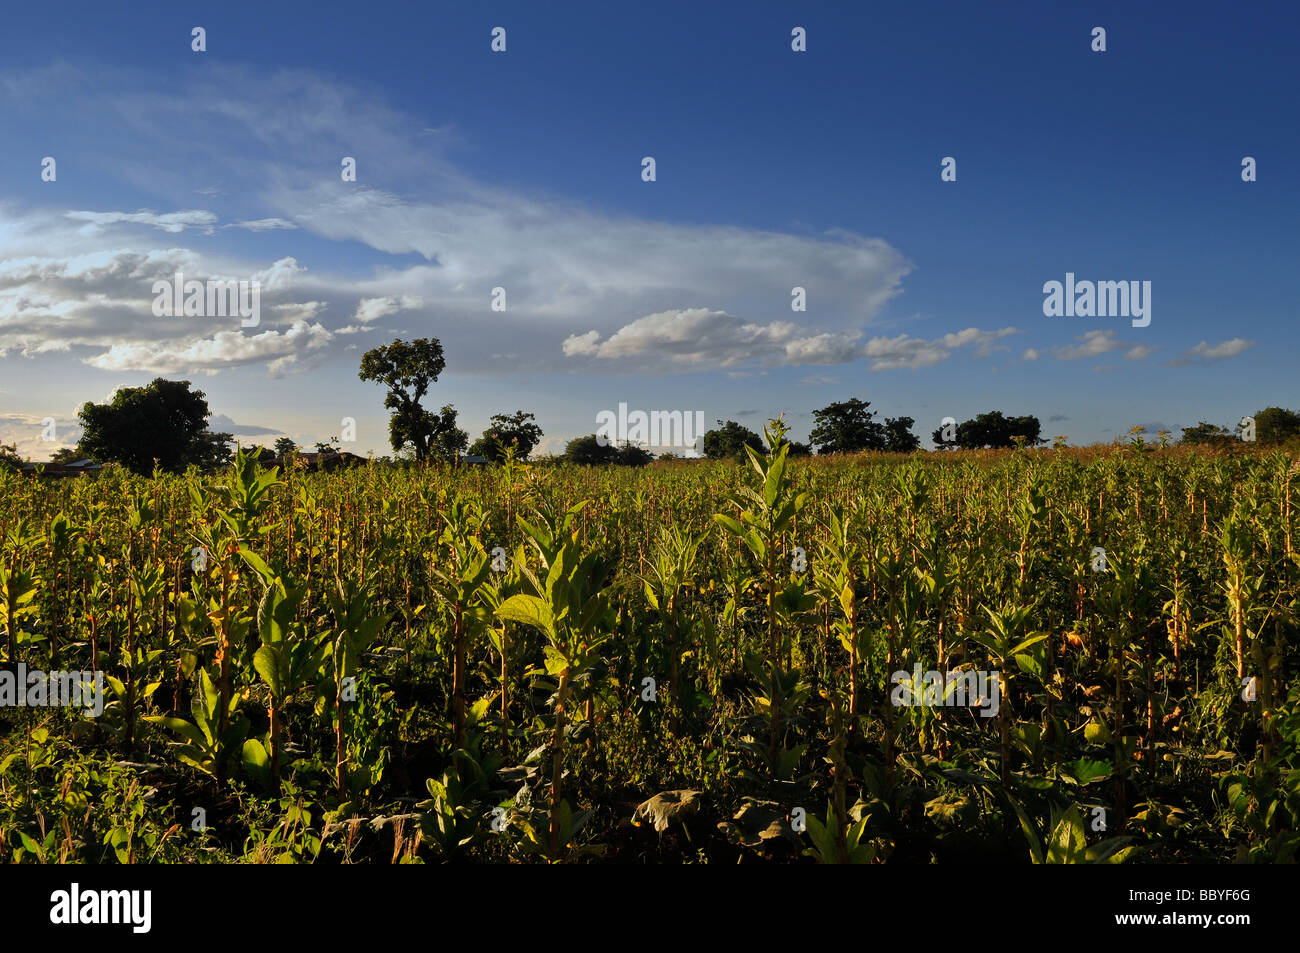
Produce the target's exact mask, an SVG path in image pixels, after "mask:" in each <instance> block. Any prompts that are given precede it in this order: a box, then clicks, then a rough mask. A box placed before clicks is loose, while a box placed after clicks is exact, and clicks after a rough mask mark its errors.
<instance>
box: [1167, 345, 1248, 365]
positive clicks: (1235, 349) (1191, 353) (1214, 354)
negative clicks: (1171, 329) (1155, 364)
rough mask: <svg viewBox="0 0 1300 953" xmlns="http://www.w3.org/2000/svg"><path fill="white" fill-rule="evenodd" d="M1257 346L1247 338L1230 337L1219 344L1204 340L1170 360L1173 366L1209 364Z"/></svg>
mask: <svg viewBox="0 0 1300 953" xmlns="http://www.w3.org/2000/svg"><path fill="white" fill-rule="evenodd" d="M1254 346H1255V342H1254V341H1248V340H1246V339H1245V338H1229V339H1228V340H1226V341H1220V342H1219V343H1218V344H1210V343H1209V342H1207V341H1202V342H1201V343H1200V344H1198V345H1196V346H1195V347H1194V348H1191V349H1190V350H1188V351H1187V352H1186V353H1185V354H1183V355H1182V356H1181V357H1179V358H1176V359H1175V360H1172V361H1169V362H1168V363H1169V366H1171V367H1186V366H1188V365H1191V364H1209V363H1211V362H1213V361H1222V360H1226V359H1227V358H1230V357H1236V356H1237V355H1238V354H1240V353H1242V352H1243V351H1246V350H1249V349H1250V348H1252V347H1254Z"/></svg>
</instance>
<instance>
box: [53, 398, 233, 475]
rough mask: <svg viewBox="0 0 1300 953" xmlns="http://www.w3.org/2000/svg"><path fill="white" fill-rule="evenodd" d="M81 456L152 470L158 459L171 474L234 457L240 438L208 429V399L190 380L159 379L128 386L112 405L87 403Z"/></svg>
mask: <svg viewBox="0 0 1300 953" xmlns="http://www.w3.org/2000/svg"><path fill="white" fill-rule="evenodd" d="M77 416H78V419H79V420H80V421H81V425H82V427H83V428H84V429H83V432H82V435H81V440H80V441H79V442H78V444H77V455H78V456H81V457H90V458H91V459H94V460H98V461H100V462H102V463H119V464H121V465H122V466H124V467H126V468H127V469H129V470H131V471H132V472H133V473H140V474H148V473H151V472H152V471H153V468H154V461H155V460H156V461H157V463H158V466H159V467H160V468H162V469H163V470H166V471H168V472H170V473H179V472H181V471H182V470H184V469H185V468H186V467H188V466H190V465H191V464H193V465H195V466H198V467H201V468H204V469H211V468H214V467H218V466H222V465H224V464H225V463H226V462H227V461H229V459H230V446H229V445H230V443H231V442H233V440H234V436H233V435H232V434H228V433H213V432H211V431H210V430H208V423H207V421H208V416H209V411H208V402H207V400H206V398H205V396H204V394H203V391H199V390H190V382H189V381H169V380H166V379H165V378H162V377H159V378H156V379H155V380H154V381H153V382H152V383H150V384H148V385H147V386H145V387H123V388H121V389H119V390H118V391H117V393H115V394H114V395H113V399H112V401H110V402H109V403H106V404H95V403H86V404H84V405H82V408H81V410H80V412H79V413H78V415H77Z"/></svg>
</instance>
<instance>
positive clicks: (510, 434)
mask: <svg viewBox="0 0 1300 953" xmlns="http://www.w3.org/2000/svg"><path fill="white" fill-rule="evenodd" d="M536 420H537V418H536V417H535V416H534V415H533V414H526V413H524V412H523V411H522V410H517V411H515V412H514V413H513V414H493V415H492V419H491V421H489V426H488V428H487V430H484V431H483V436H482V437H480V438H479V439H478V440H475V441H474V446H472V447H470V448H469V452H470V453H472V454H474V455H475V456H479V457H486V458H487V459H489V460H491V461H492V462H493V463H500V462H501V461H502V460H504V459H505V457H506V447H508V446H510V445H511V444H514V447H515V458H516V459H518V460H527V459H528V455H529V454H530V453H532V452H533V447H535V446H537V443H538V441H540V440H541V439H542V428H541V427H539V426H537V424H536V423H535V422H534V421H536Z"/></svg>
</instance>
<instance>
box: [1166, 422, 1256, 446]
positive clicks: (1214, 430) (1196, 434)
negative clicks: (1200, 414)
mask: <svg viewBox="0 0 1300 953" xmlns="http://www.w3.org/2000/svg"><path fill="white" fill-rule="evenodd" d="M1256 437H1258V433H1256ZM1178 442H1179V443H1186V444H1195V445H1200V446H1208V447H1216V446H1225V445H1227V444H1230V443H1236V442H1237V435H1236V434H1235V433H1233V432H1232V431H1231V430H1229V429H1228V428H1227V427H1220V426H1218V425H1217V424H1209V423H1206V422H1205V421H1204V420H1202V421H1200V422H1199V423H1198V424H1197V425H1196V426H1195V427H1184V428H1183V435H1182V437H1181V438H1180V439H1179V441H1178Z"/></svg>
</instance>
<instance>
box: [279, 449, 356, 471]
mask: <svg viewBox="0 0 1300 953" xmlns="http://www.w3.org/2000/svg"><path fill="white" fill-rule="evenodd" d="M293 456H294V463H296V465H297V467H298V468H299V469H302V470H305V471H307V472H308V473H313V472H315V471H317V470H325V471H329V470H340V469H341V470H350V469H352V468H353V467H364V466H365V465H366V463H368V462H369V461H367V460H366V458H365V457H359V456H357V455H356V454H355V453H349V452H348V451H347V450H336V451H335V450H331V451H327V452H325V453H320V452H316V451H313V452H311V453H304V452H301V451H299V452H297V453H295V454H294V455H293ZM257 462H258V463H260V464H261V465H262V466H264V467H276V466H284V465H285V464H286V462H287V461H285V460H283V459H281V457H280V455H279V454H278V453H276V452H275V451H274V450H267V449H263V450H262V451H261V452H260V453H259V454H258V455H257Z"/></svg>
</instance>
